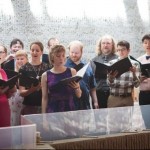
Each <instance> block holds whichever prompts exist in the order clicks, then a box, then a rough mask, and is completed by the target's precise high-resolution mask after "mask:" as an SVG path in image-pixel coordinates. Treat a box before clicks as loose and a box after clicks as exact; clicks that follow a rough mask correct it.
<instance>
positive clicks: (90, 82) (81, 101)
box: [65, 58, 96, 110]
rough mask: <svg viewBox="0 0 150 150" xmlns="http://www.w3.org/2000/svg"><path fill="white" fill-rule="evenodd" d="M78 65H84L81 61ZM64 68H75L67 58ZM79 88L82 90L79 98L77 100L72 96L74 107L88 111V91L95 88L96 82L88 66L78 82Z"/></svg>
mask: <svg viewBox="0 0 150 150" xmlns="http://www.w3.org/2000/svg"><path fill="white" fill-rule="evenodd" d="M80 63H82V64H84V65H85V64H86V63H85V62H83V61H81V62H80ZM65 66H66V67H70V68H74V67H75V66H76V64H75V63H74V62H73V61H72V60H71V59H70V58H67V61H66V64H65ZM79 83H80V88H81V90H82V95H81V97H80V98H77V97H76V96H74V102H75V105H76V109H77V110H82V109H90V108H91V106H90V97H89V94H90V90H91V89H93V88H96V80H95V77H94V74H93V71H92V68H91V67H90V66H89V67H88V68H87V70H86V72H85V74H84V76H83V78H82V80H80V82H79Z"/></svg>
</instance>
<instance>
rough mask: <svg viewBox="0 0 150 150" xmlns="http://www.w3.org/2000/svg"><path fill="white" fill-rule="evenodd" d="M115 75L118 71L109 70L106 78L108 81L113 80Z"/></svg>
mask: <svg viewBox="0 0 150 150" xmlns="http://www.w3.org/2000/svg"><path fill="white" fill-rule="evenodd" d="M117 75H118V71H117V70H115V71H110V72H109V73H108V80H109V81H112V80H114V79H115V77H116V76H117Z"/></svg>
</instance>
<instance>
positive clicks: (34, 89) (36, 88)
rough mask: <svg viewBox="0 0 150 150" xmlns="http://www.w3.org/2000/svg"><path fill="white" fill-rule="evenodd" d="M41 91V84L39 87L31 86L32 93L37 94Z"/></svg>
mask: <svg viewBox="0 0 150 150" xmlns="http://www.w3.org/2000/svg"><path fill="white" fill-rule="evenodd" d="M40 89H41V83H39V84H38V85H36V86H34V85H33V84H32V85H31V88H30V91H31V93H33V92H35V91H39V90H40Z"/></svg>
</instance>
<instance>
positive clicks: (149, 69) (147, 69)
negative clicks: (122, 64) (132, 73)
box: [130, 56, 150, 78]
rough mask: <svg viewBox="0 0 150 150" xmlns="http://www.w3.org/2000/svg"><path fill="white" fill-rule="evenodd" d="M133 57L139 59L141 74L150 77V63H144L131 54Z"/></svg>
mask: <svg viewBox="0 0 150 150" xmlns="http://www.w3.org/2000/svg"><path fill="white" fill-rule="evenodd" d="M130 58H131V59H133V60H135V61H137V62H138V63H139V65H140V68H141V73H142V74H141V75H143V76H145V77H147V78H149V77H150V63H148V64H142V63H141V62H140V61H138V60H136V59H135V58H134V57H132V56H130Z"/></svg>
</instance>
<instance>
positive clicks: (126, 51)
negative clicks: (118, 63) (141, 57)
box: [117, 45, 130, 59]
mask: <svg viewBox="0 0 150 150" xmlns="http://www.w3.org/2000/svg"><path fill="white" fill-rule="evenodd" d="M129 52H130V50H129V49H127V48H126V47H125V46H120V45H118V46H117V54H118V56H119V57H120V58H121V59H123V58H126V57H128V55H129Z"/></svg>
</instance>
